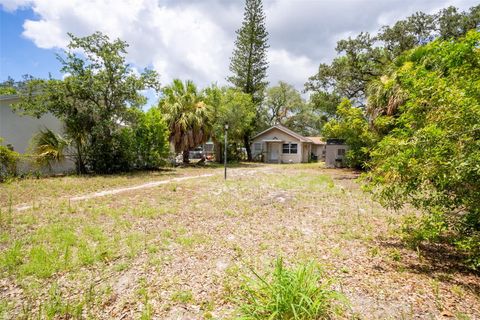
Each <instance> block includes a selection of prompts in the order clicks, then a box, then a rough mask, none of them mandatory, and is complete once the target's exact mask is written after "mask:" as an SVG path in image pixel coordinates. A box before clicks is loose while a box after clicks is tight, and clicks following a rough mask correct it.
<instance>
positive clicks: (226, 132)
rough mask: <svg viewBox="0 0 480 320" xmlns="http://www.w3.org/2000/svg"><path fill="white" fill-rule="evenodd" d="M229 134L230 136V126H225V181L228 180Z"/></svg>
mask: <svg viewBox="0 0 480 320" xmlns="http://www.w3.org/2000/svg"><path fill="white" fill-rule="evenodd" d="M227 134H228V126H227V125H225V155H224V156H223V162H224V165H225V180H227Z"/></svg>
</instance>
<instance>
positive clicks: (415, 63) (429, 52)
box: [367, 30, 480, 268]
mask: <svg viewBox="0 0 480 320" xmlns="http://www.w3.org/2000/svg"><path fill="white" fill-rule="evenodd" d="M479 46H480V33H479V32H478V31H474V30H472V31H470V32H469V33H467V35H466V36H465V37H464V38H460V39H457V40H455V41H452V40H451V39H449V40H447V41H439V40H436V41H434V42H432V43H430V44H428V45H426V46H423V47H418V48H416V49H414V50H412V51H409V52H407V53H405V54H404V55H402V56H401V57H400V58H399V60H398V61H397V62H396V66H395V68H394V70H393V71H392V74H391V75H389V78H388V79H389V80H388V82H390V84H388V82H387V85H388V86H389V87H392V88H393V87H397V88H398V90H394V91H388V90H387V91H382V92H381V93H380V94H381V95H382V96H383V95H385V93H386V96H385V98H382V99H383V101H390V99H391V97H392V96H393V97H394V96H395V95H396V94H397V93H396V92H398V91H401V92H402V101H401V102H400V103H399V104H398V105H397V106H396V110H397V111H396V113H394V114H392V115H390V116H389V115H388V114H387V115H386V117H389V118H390V122H391V123H393V124H394V127H393V128H392V129H391V130H390V132H389V133H388V134H387V135H385V137H384V138H383V139H382V140H381V141H380V142H379V143H378V144H377V145H376V146H375V148H374V149H373V152H371V156H372V161H371V162H370V164H369V165H370V167H371V169H372V170H371V171H370V172H369V173H368V175H367V178H368V179H369V181H370V188H371V189H372V191H374V192H375V194H376V195H377V196H378V198H379V199H380V200H381V202H382V203H383V204H384V205H386V206H388V207H392V208H399V207H401V206H403V205H405V204H406V203H409V204H411V205H413V206H414V207H416V208H418V209H420V210H422V211H423V213H424V215H423V217H422V219H413V220H412V221H411V225H408V228H406V230H407V232H408V234H409V236H410V237H411V239H412V240H413V243H415V245H416V244H418V243H419V242H421V241H423V240H428V241H439V240H441V239H442V238H445V237H446V238H447V239H448V240H449V241H450V242H451V243H452V244H454V245H456V246H457V247H458V248H459V249H460V250H461V251H463V252H465V253H466V254H467V256H468V258H469V262H470V265H471V266H473V267H474V268H479V267H480V247H479V246H478V243H479V241H480V207H479V206H478V203H480V183H479V181H480V165H479V164H480V101H479V97H480V87H479V85H478V84H479V83H480V53H479V51H478V48H479ZM376 99H377V100H382V99H378V98H376Z"/></svg>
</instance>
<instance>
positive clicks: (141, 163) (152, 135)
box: [133, 108, 169, 169]
mask: <svg viewBox="0 0 480 320" xmlns="http://www.w3.org/2000/svg"><path fill="white" fill-rule="evenodd" d="M133 135H134V137H135V152H136V161H137V167H138V168H141V169H156V168H158V167H159V166H161V165H162V164H163V163H164V161H165V159H166V158H167V156H168V152H169V144H168V138H169V132H168V127H167V124H166V122H165V119H164V117H163V115H162V114H161V113H160V110H159V109H158V108H150V109H149V110H148V111H147V112H142V111H137V121H136V123H135V125H134V126H133Z"/></svg>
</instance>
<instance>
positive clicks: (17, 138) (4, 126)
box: [0, 100, 75, 172]
mask: <svg viewBox="0 0 480 320" xmlns="http://www.w3.org/2000/svg"><path fill="white" fill-rule="evenodd" d="M12 102H15V100H13V101H12V100H7V101H0V137H1V138H3V141H2V142H1V143H2V144H3V145H8V144H9V145H11V146H13V149H14V151H16V152H18V153H20V154H26V153H28V151H29V150H28V149H29V146H30V140H31V139H32V137H33V136H34V135H35V134H36V133H37V132H39V131H40V130H42V129H45V128H48V129H50V130H52V131H54V132H57V133H62V132H63V124H62V122H61V121H60V120H58V119H57V118H56V117H55V116H53V115H52V114H45V115H43V116H42V117H40V118H36V117H31V116H26V115H20V114H18V113H15V112H13V110H12V108H11V107H10V104H11V103H12ZM28 169H29V168H28V165H26V161H24V164H23V165H21V171H27V170H28ZM52 169H53V170H52V171H53V172H62V171H71V170H74V169H75V166H74V164H73V162H71V161H65V163H62V164H59V165H55V166H54V168H52ZM42 171H44V170H42Z"/></svg>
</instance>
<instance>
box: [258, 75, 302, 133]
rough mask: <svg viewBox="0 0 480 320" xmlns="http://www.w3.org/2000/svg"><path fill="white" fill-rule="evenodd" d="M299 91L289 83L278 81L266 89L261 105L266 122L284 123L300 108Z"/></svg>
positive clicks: (270, 124) (300, 98) (273, 123)
mask: <svg viewBox="0 0 480 320" xmlns="http://www.w3.org/2000/svg"><path fill="white" fill-rule="evenodd" d="M304 103H305V102H304V101H303V99H302V97H301V96H300V93H299V92H298V91H297V90H296V89H295V88H294V87H293V86H292V85H290V84H288V83H286V82H283V81H279V82H278V85H277V86H274V87H271V88H269V89H268V90H267V94H266V98H265V102H264V105H263V107H264V108H265V109H266V114H267V124H268V125H269V126H272V125H275V124H285V122H286V121H287V119H288V118H290V117H291V116H292V115H293V114H294V113H296V112H298V111H300V110H301V109H302V105H303V104H304Z"/></svg>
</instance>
